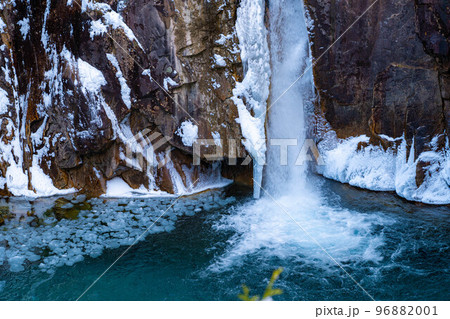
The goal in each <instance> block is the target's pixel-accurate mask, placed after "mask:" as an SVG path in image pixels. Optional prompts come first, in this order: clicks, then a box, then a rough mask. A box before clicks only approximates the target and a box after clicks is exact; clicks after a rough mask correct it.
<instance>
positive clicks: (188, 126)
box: [176, 120, 198, 146]
mask: <svg viewBox="0 0 450 319" xmlns="http://www.w3.org/2000/svg"><path fill="white" fill-rule="evenodd" d="M176 134H177V135H178V136H179V137H181V141H182V142H183V144H184V145H185V146H192V145H193V144H194V142H195V141H196V140H197V139H198V126H197V125H195V124H192V122H191V121H190V120H187V121H184V122H183V123H181V126H180V127H179V128H178V130H177V131H176Z"/></svg>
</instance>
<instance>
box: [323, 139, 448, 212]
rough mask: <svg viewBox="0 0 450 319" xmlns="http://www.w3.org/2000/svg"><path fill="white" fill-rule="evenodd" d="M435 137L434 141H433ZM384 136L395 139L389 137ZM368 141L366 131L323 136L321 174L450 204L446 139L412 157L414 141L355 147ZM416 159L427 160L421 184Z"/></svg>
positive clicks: (419, 198) (366, 186) (433, 201)
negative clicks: (342, 137)
mask: <svg viewBox="0 0 450 319" xmlns="http://www.w3.org/2000/svg"><path fill="white" fill-rule="evenodd" d="M437 138H438V137H435V138H434V139H433V141H436V140H437ZM386 140H389V141H397V140H398V139H394V138H391V137H387V138H386ZM361 142H363V143H368V142H369V138H368V137H367V136H365V135H362V136H358V137H350V138H348V139H346V140H340V139H337V138H336V141H331V140H330V139H326V140H324V141H322V142H320V143H319V145H318V147H319V151H320V153H321V155H322V159H323V160H324V165H323V166H318V167H317V170H318V172H319V173H320V174H322V175H323V176H325V177H327V178H330V179H334V180H336V181H339V182H342V183H348V184H350V185H353V186H357V187H360V188H365V189H369V190H374V191H395V192H396V193H397V194H398V195H399V196H401V197H403V198H405V199H407V200H411V201H418V202H423V203H426V204H438V205H443V204H450V160H449V153H450V147H449V141H448V138H447V140H446V146H445V148H444V149H443V150H440V149H438V147H437V145H433V142H432V143H431V144H432V145H431V146H432V147H431V150H430V151H427V152H423V153H421V154H420V155H419V156H418V158H414V143H413V144H412V146H411V148H410V149H409V151H408V147H407V144H406V141H405V139H404V138H401V144H400V146H399V147H398V148H397V149H396V148H395V146H394V147H391V148H388V149H387V150H384V149H383V148H382V147H381V146H374V145H368V146H365V147H363V148H362V149H360V150H358V144H359V143H361ZM419 162H425V163H427V166H426V167H425V169H426V175H425V178H424V181H423V183H422V184H421V185H420V186H417V184H416V168H417V165H418V164H419Z"/></svg>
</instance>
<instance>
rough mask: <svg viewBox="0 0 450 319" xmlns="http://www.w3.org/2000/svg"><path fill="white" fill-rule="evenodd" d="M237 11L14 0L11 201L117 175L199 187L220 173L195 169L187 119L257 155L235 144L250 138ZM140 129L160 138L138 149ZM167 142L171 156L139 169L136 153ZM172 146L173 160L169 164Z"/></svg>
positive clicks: (6, 91)
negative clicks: (242, 114)
mask: <svg viewBox="0 0 450 319" xmlns="http://www.w3.org/2000/svg"><path fill="white" fill-rule="evenodd" d="M237 4H238V1H234V0H231V1H226V2H223V1H194V0H192V1H184V0H175V1H169V0H129V1H123V0H122V1H111V0H108V1H91V0H83V1H82V0H61V1H60V0H40V1H29V0H23V1H19V0H16V1H13V0H5V1H3V0H2V2H1V4H0V9H1V13H0V32H1V39H2V45H1V47H0V65H1V68H2V72H0V73H1V74H0V104H1V106H0V149H1V150H2V153H1V154H0V194H1V195H8V194H14V195H27V194H33V193H38V194H40V195H46V194H50V193H55V192H56V190H55V187H56V189H60V190H64V189H77V190H81V191H84V192H87V193H89V194H92V195H99V194H102V193H104V192H105V191H106V183H107V181H108V180H112V179H114V178H115V177H120V178H122V179H123V180H124V181H125V182H126V183H127V184H128V185H129V186H131V187H132V188H135V189H138V188H140V187H142V186H144V187H146V188H149V189H160V190H163V191H168V192H171V193H172V192H177V191H180V189H177V188H183V187H185V188H188V187H189V186H190V184H192V183H193V181H194V180H196V179H197V178H198V177H199V176H200V175H201V174H202V172H208V174H210V173H211V171H212V170H217V169H220V168H212V164H211V162H208V161H206V160H205V159H204V158H203V160H202V162H201V165H199V166H192V162H193V161H192V152H193V148H192V143H189V141H188V142H186V141H185V140H183V138H182V137H183V135H182V134H183V131H182V129H181V127H182V125H183V123H186V124H187V125H190V126H191V127H193V128H194V129H195V130H197V131H196V136H195V137H198V138H201V139H217V140H218V139H221V138H222V139H223V140H224V141H223V143H221V144H220V147H221V148H222V150H223V153H224V155H225V157H226V156H227V155H228V154H229V153H230V152H235V153H237V154H238V156H243V157H245V155H246V154H245V150H244V149H243V148H242V146H240V145H241V144H240V143H237V150H234V149H233V150H232V151H230V150H229V147H228V145H227V138H229V139H235V140H240V139H241V133H240V127H239V124H238V123H236V121H235V120H236V117H237V116H238V115H237V109H236V106H235V105H234V103H233V102H232V101H231V100H230V97H231V96H232V89H233V88H234V86H235V83H236V81H238V80H241V78H242V65H241V62H240V56H239V50H238V45H237V43H238V41H237V40H236V35H235V32H234V27H235V20H236V8H237ZM180 130H181V131H180ZM140 132H148V133H149V134H148V136H143V138H142V139H141V140H140V141H138V142H140V143H141V144H142V145H141V144H139V143H135V142H134V141H135V138H134V136H135V135H136V134H139V133H140ZM150 133H151V134H150ZM177 133H178V134H177ZM162 137H164V138H165V140H160V141H162V142H161V143H160V144H163V142H165V141H167V145H169V146H170V148H169V149H168V148H167V145H164V147H163V148H161V149H158V150H156V151H155V157H156V158H151V159H149V158H146V157H145V156H144V159H143V160H142V159H141V161H140V162H139V161H138V162H139V163H138V164H139V165H138V166H137V167H136V166H133V165H129V161H128V162H127V160H129V158H128V157H127V155H129V154H127V150H130V149H131V151H130V153H131V155H135V154H134V151H136V147H137V148H139V147H141V148H142V147H144V146H148V145H143V144H146V143H147V144H150V143H148V141H149V140H150V141H151V142H153V144H156V143H157V139H160V138H162ZM143 141H144V142H143ZM130 143H131V144H132V145H131V146H130V145H128V144H130ZM134 144H138V145H134ZM169 150H171V157H172V160H173V161H172V163H171V165H165V166H164V165H159V166H157V165H156V163H154V162H161V161H160V159H161V158H163V157H164V156H165V155H166V152H168V151H169ZM211 153H214V152H211ZM238 168H239V167H238ZM227 174H228V175H229V176H231V177H233V178H237V179H238V178H239V176H240V175H242V174H244V175H245V174H247V172H246V171H245V168H244V171H243V172H239V171H237V170H236V169H231V170H230V169H228V170H227ZM48 178H50V179H51V181H49V180H48ZM180 181H181V182H180ZM53 185H54V187H53ZM23 190H25V191H23Z"/></svg>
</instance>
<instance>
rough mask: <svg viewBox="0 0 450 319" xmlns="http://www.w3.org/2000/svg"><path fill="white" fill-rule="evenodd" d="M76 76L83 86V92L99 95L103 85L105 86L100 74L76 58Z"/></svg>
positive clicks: (103, 78)
mask: <svg viewBox="0 0 450 319" xmlns="http://www.w3.org/2000/svg"><path fill="white" fill-rule="evenodd" d="M77 62H78V76H79V78H80V81H81V84H82V86H83V91H84V92H86V91H89V92H91V93H99V92H100V89H101V87H102V86H103V85H106V80H105V77H104V76H103V74H102V72H101V71H100V70H98V69H96V68H94V67H93V66H92V65H90V64H89V63H87V62H85V61H83V60H81V59H80V58H78V61H77Z"/></svg>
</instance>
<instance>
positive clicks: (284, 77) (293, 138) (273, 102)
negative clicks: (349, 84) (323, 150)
mask: <svg viewBox="0 0 450 319" xmlns="http://www.w3.org/2000/svg"><path fill="white" fill-rule="evenodd" d="M286 8H289V10H286ZM269 10H270V16H271V17H276V19H272V20H271V21H270V32H269V34H270V50H271V65H272V70H273V72H272V81H271V84H272V86H271V99H270V102H269V108H268V113H269V116H268V119H269V120H268V125H267V137H268V140H269V142H268V144H269V147H268V153H267V158H268V166H267V167H266V171H265V183H264V184H265V187H266V188H267V190H268V191H270V192H271V193H278V194H280V193H285V192H286V191H287V189H288V188H291V187H292V186H293V185H295V187H297V188H298V187H299V186H300V187H302V188H304V187H305V185H304V182H305V174H306V164H307V163H296V162H297V159H298V157H299V154H300V150H301V148H302V146H303V144H304V142H305V138H306V129H305V127H306V125H305V114H304V112H305V111H304V110H305V106H306V103H308V102H309V101H310V100H311V96H312V94H313V87H314V85H313V76H312V69H311V59H310V55H309V53H310V52H309V40H308V31H307V28H306V21H305V19H304V9H303V3H302V1H295V0H272V1H270V2H269ZM300 164H304V165H300Z"/></svg>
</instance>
